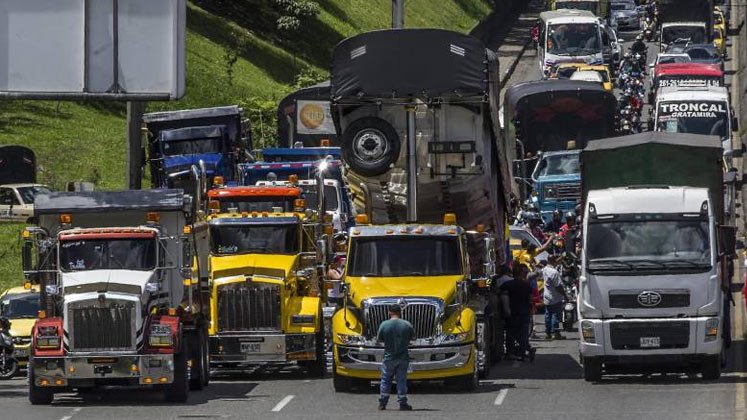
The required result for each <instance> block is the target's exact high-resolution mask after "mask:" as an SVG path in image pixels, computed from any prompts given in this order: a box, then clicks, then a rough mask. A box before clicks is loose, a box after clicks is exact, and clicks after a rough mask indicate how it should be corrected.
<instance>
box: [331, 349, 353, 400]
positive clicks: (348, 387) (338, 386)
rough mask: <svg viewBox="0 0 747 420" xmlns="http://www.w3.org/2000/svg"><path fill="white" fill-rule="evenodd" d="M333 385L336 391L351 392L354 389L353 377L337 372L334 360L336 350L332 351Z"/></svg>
mask: <svg viewBox="0 0 747 420" xmlns="http://www.w3.org/2000/svg"><path fill="white" fill-rule="evenodd" d="M332 354H333V355H332V386H333V387H334V389H335V392H350V391H352V389H353V379H352V378H348V377H347V376H341V375H338V374H337V366H336V364H335V361H334V350H333V352H332Z"/></svg>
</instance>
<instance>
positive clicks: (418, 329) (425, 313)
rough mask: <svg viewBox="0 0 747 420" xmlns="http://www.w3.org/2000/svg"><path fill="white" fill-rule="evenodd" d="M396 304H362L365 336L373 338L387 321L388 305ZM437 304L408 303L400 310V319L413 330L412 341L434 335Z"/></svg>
mask: <svg viewBox="0 0 747 420" xmlns="http://www.w3.org/2000/svg"><path fill="white" fill-rule="evenodd" d="M393 303H397V302H394V301H392V302H386V303H384V302H378V301H377V302H374V303H371V304H364V310H365V334H366V336H367V337H374V336H376V334H377V333H378V331H379V326H380V325H381V323H382V322H384V321H386V320H387V319H389V305H391V304H393ZM437 316H438V304H437V303H436V302H417V303H410V302H408V303H407V304H406V306H405V307H404V308H403V309H402V319H405V320H407V321H409V322H410V323H411V324H412V327H413V329H414V330H415V336H414V337H413V339H419V338H429V337H433V336H435V335H436V321H437Z"/></svg>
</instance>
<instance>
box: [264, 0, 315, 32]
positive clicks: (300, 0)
mask: <svg viewBox="0 0 747 420" xmlns="http://www.w3.org/2000/svg"><path fill="white" fill-rule="evenodd" d="M275 3H277V5H278V7H280V10H281V13H282V15H281V16H280V17H279V18H278V19H277V27H278V30H280V31H281V32H295V31H297V30H298V28H300V27H301V23H302V21H303V20H306V19H308V18H311V17H313V16H316V15H317V14H319V4H318V3H317V2H315V1H310V0H275Z"/></svg>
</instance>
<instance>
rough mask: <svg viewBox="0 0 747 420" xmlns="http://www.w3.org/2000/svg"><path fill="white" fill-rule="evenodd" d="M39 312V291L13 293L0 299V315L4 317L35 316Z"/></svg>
mask: <svg viewBox="0 0 747 420" xmlns="http://www.w3.org/2000/svg"><path fill="white" fill-rule="evenodd" d="M38 313H39V293H13V294H8V295H5V296H3V297H2V298H1V300H0V315H2V316H4V317H6V318H36V317H37V316H38Z"/></svg>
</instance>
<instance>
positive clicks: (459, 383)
mask: <svg viewBox="0 0 747 420" xmlns="http://www.w3.org/2000/svg"><path fill="white" fill-rule="evenodd" d="M478 376H479V375H478V373H477V367H476V366H475V371H474V372H473V373H472V374H471V375H464V376H457V377H456V378H454V379H451V380H450V381H449V382H450V385H451V386H450V387H451V388H452V389H454V390H455V391H459V392H475V391H476V390H477V387H478V386H479V384H480V380H479V377H478Z"/></svg>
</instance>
